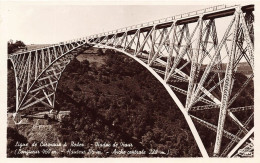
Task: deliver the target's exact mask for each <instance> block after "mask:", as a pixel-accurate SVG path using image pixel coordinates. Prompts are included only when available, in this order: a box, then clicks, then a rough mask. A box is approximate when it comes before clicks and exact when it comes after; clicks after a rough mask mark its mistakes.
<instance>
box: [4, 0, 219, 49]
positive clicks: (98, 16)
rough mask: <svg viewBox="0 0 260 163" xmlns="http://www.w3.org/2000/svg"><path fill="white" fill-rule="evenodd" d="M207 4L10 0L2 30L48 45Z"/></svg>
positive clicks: (28, 41)
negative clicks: (15, 1)
mask: <svg viewBox="0 0 260 163" xmlns="http://www.w3.org/2000/svg"><path fill="white" fill-rule="evenodd" d="M214 5H215V4H214ZM214 5H211V6H214ZM207 7H210V6H209V5H185V6H184V5H149V6H145V5H141V6H140V5H139V6H138V5H108V6H104V5H84V4H81V5H79V4H74V5H71V4H70V5H68V4H67V5H66V4H65V5H61V3H59V4H58V3H56V4H53V3H50V2H49V3H44V4H43V3H36V2H30V3H28V2H27V3H10V4H8V5H6V6H4V8H3V11H2V13H4V14H3V15H2V23H3V24H4V27H5V28H6V31H8V32H7V33H5V35H6V38H7V39H8V40H9V39H12V40H22V41H23V42H24V43H25V44H49V43H58V42H61V41H66V40H70V39H75V38H80V37H85V36H88V35H92V34H97V33H101V32H106V31H110V30H114V29H118V28H121V27H126V26H130V25H135V24H139V23H143V22H147V21H152V20H156V19H161V18H165V17H169V16H174V15H178V14H182V13H186V12H190V11H194V10H198V9H204V8H207Z"/></svg>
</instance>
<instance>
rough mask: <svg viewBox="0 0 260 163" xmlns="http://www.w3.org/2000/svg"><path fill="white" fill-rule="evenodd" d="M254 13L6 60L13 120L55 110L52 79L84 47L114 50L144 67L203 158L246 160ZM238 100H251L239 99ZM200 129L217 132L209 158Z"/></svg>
mask: <svg viewBox="0 0 260 163" xmlns="http://www.w3.org/2000/svg"><path fill="white" fill-rule="evenodd" d="M253 11H254V5H244V6H241V5H234V6H226V5H220V6H214V7H210V8H207V9H204V10H199V11H195V12H190V13H185V14H181V15H177V16H173V17H168V18H165V19H160V20H156V21H153V22H148V23H143V24H139V25H134V26H131V27H126V28H122V29H118V30H114V31H111V32H106V33H101V34H97V35H92V36H88V37H84V38H80V39H76V40H71V41H67V42H62V43H59V44H54V45H51V46H48V47H44V48H40V49H34V50H30V51H24V52H20V53H14V54H10V55H9V56H8V59H9V60H10V61H11V62H12V64H13V67H14V72H15V80H16V112H15V114H14V120H15V121H16V123H19V120H20V118H21V113H22V112H23V111H25V110H28V109H29V108H32V107H34V106H37V105H39V104H43V105H45V106H46V107H47V108H50V109H54V105H55V92H56V89H57V85H58V83H59V79H60V77H61V75H62V72H63V71H64V69H65V68H66V66H67V65H68V64H69V63H70V61H71V60H72V59H73V58H74V57H75V56H76V55H78V54H80V53H81V52H83V51H85V50H86V49H88V48H89V47H96V48H107V49H114V50H117V51H119V52H122V53H124V54H125V55H127V56H129V57H131V58H133V59H134V60H136V61H137V62H138V63H140V64H141V65H143V66H144V67H146V69H147V70H149V71H150V72H151V73H152V74H153V75H154V77H156V78H157V79H158V80H159V81H160V83H161V84H162V85H163V86H164V87H165V89H166V90H167V91H168V93H169V94H170V96H171V97H172V99H173V100H174V102H175V103H176V104H177V106H178V108H179V109H180V110H181V112H182V113H183V115H184V117H185V120H186V121H187V123H188V125H189V127H190V129H191V132H192V134H193V136H194V138H195V140H196V143H197V145H198V147H199V149H200V152H201V154H202V156H203V157H209V153H213V154H211V155H210V156H217V157H236V156H253V152H254V148H253V146H254V136H253V133H254V125H253V118H254V95H253V94H254V93H253V92H254V88H251V91H250V85H253V84H252V83H253V78H254V14H253ZM224 19H226V20H225V21H222V20H224ZM223 22H225V23H223ZM221 31H222V34H221ZM241 65H242V66H241ZM245 65H246V66H247V70H245V67H243V66H245ZM245 72H246V76H245V75H242V77H241V74H245ZM237 75H240V76H239V77H238V76H237ZM242 94H243V95H242ZM245 94H247V97H250V98H242V99H241V98H239V97H241V96H244V95H245ZM241 100H242V101H241ZM243 100H244V101H243ZM216 111H217V112H216ZM202 112H210V113H212V114H213V117H214V118H215V120H216V123H215V124H214V122H208V121H207V118H206V117H200V116H199V114H200V113H202ZM27 114H30V112H29V113H27ZM231 120H232V121H231ZM194 123H196V124H197V127H196V126H195V124H194ZM200 125H201V126H204V127H206V128H207V129H209V130H210V131H214V132H216V139H215V145H214V150H213V152H210V151H207V150H206V148H205V145H206V144H207V142H205V141H204V140H203V139H202V138H201V137H200V135H201V134H200V132H198V130H197V128H198V126H200ZM232 125H233V126H235V129H230V127H229V126H232ZM223 139H226V141H225V143H223ZM203 141H204V142H203Z"/></svg>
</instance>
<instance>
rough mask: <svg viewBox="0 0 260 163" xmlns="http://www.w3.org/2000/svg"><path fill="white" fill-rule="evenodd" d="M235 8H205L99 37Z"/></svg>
mask: <svg viewBox="0 0 260 163" xmlns="http://www.w3.org/2000/svg"><path fill="white" fill-rule="evenodd" d="M235 6H238V5H218V6H213V7H208V8H205V9H201V10H196V11H191V12H188V13H184V14H179V15H175V16H171V17H166V18H162V19H157V20H154V21H149V22H145V23H140V24H136V25H132V26H129V27H124V28H119V29H116V30H112V31H109V32H103V33H99V34H97V35H98V36H106V35H109V34H115V33H118V32H126V31H129V30H131V29H136V28H140V27H143V28H145V27H149V26H153V25H157V24H159V23H167V22H171V21H173V20H177V19H182V18H188V17H190V16H196V15H201V14H205V13H208V12H214V11H217V10H222V9H227V8H231V7H235ZM95 37H96V35H91V36H89V37H88V38H95Z"/></svg>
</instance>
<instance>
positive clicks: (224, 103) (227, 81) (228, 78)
mask: <svg viewBox="0 0 260 163" xmlns="http://www.w3.org/2000/svg"><path fill="white" fill-rule="evenodd" d="M239 15H240V11H239V10H238V9H236V12H235V24H234V30H233V40H232V47H231V53H230V55H229V62H228V64H227V69H226V74H225V78H224V85H223V93H222V98H221V106H220V112H219V119H218V128H217V136H216V142H215V147H214V156H218V155H219V152H220V148H221V142H222V136H223V132H224V125H225V119H226V114H227V108H228V101H229V97H230V92H231V91H230V90H232V74H233V64H234V58H235V53H236V41H237V31H238V26H239Z"/></svg>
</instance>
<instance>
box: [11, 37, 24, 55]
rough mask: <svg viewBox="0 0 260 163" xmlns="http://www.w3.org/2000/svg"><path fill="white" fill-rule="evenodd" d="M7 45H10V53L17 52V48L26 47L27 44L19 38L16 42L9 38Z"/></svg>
mask: <svg viewBox="0 0 260 163" xmlns="http://www.w3.org/2000/svg"><path fill="white" fill-rule="evenodd" d="M7 47H8V54H10V53H14V52H16V51H17V50H19V48H24V47H26V45H25V44H24V43H23V42H22V41H20V40H17V41H16V42H15V43H13V40H9V41H8V42H7Z"/></svg>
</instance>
